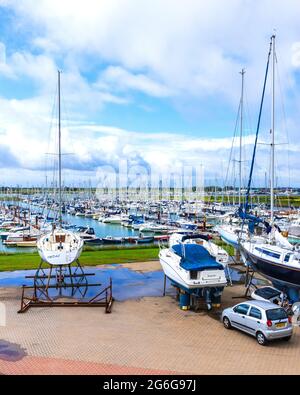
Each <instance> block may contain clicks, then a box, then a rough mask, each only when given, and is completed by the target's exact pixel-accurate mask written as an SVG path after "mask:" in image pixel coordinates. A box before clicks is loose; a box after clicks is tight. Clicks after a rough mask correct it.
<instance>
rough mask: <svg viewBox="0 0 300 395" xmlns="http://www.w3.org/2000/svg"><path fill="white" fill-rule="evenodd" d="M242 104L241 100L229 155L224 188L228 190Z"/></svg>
mask: <svg viewBox="0 0 300 395" xmlns="http://www.w3.org/2000/svg"><path fill="white" fill-rule="evenodd" d="M241 104H242V101H241V99H240V102H239V106H238V112H237V117H236V120H235V127H234V134H233V139H232V143H231V149H230V154H229V161H228V166H227V170H226V177H225V180H224V187H225V188H226V184H227V182H228V173H229V167H230V163H231V161H232V154H233V148H234V142H235V138H236V133H237V129H238V122H239V117H240V112H241Z"/></svg>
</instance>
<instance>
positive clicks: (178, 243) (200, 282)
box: [159, 233, 229, 309]
mask: <svg viewBox="0 0 300 395" xmlns="http://www.w3.org/2000/svg"><path fill="white" fill-rule="evenodd" d="M159 260H160V264H161V266H162V268H163V271H164V273H165V275H166V276H167V277H168V278H169V279H170V281H171V283H172V285H174V286H175V287H176V288H178V289H180V290H181V291H183V293H184V294H187V295H189V296H195V297H196V298H199V299H204V300H205V302H206V305H207V307H208V309H211V308H212V307H213V306H215V305H219V304H220V302H221V295H222V292H223V289H224V287H225V286H226V285H227V279H226V274H225V269H226V267H227V264H228V260H229V256H228V254H227V252H226V251H225V250H223V249H222V248H220V247H218V246H217V245H214V244H213V243H212V242H211V241H210V238H209V237H208V236H206V235H195V234H194V235H182V234H178V233H175V234H173V235H172V236H171V237H170V240H169V248H161V249H160V252H159ZM186 303H188V305H189V300H188V301H187V302H186Z"/></svg>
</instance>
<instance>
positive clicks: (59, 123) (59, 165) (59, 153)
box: [58, 70, 62, 227]
mask: <svg viewBox="0 0 300 395" xmlns="http://www.w3.org/2000/svg"><path fill="white" fill-rule="evenodd" d="M60 74H61V73H60V71H59V70H58V186H59V225H60V227H62V193H61V188H62V186H61V104H60V102H61V100H60Z"/></svg>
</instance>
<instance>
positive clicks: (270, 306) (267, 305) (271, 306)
mask: <svg viewBox="0 0 300 395" xmlns="http://www.w3.org/2000/svg"><path fill="white" fill-rule="evenodd" d="M239 304H249V305H250V306H254V307H260V308H261V309H264V310H271V309H278V308H280V306H278V305H277V304H275V303H271V302H267V301H264V300H246V301H245V302H242V303H239Z"/></svg>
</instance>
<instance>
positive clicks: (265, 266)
mask: <svg viewBox="0 0 300 395" xmlns="http://www.w3.org/2000/svg"><path fill="white" fill-rule="evenodd" d="M241 252H242V255H243V256H244V259H245V260H246V261H247V262H249V264H250V265H251V266H252V267H253V269H254V270H255V271H257V272H258V273H260V274H262V275H263V276H264V277H266V278H267V279H269V280H270V281H272V282H274V281H275V282H279V283H281V284H282V285H286V286H287V287H293V288H298V289H300V269H297V268H293V267H291V266H287V265H286V264H280V263H275V262H270V261H267V260H265V259H263V258H260V257H257V256H256V255H254V254H252V253H251V252H250V251H248V250H246V249H245V248H244V247H241Z"/></svg>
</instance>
